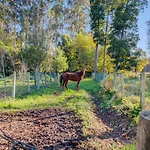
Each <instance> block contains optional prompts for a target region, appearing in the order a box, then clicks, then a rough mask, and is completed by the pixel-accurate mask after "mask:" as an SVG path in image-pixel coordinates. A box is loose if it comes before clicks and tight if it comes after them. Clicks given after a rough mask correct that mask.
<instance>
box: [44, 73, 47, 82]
mask: <svg viewBox="0 0 150 150" xmlns="http://www.w3.org/2000/svg"><path fill="white" fill-rule="evenodd" d="M44 82H45V84H47V74H46V72H44Z"/></svg>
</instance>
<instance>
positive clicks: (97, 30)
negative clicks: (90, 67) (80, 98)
mask: <svg viewBox="0 0 150 150" xmlns="http://www.w3.org/2000/svg"><path fill="white" fill-rule="evenodd" d="M90 17H91V29H92V30H93V39H94V42H95V43H96V48H95V57H94V74H95V73H96V72H97V57H98V45H99V44H100V45H101V44H102V43H103V42H104V32H103V27H104V24H105V13H104V6H103V5H102V4H100V0H90Z"/></svg>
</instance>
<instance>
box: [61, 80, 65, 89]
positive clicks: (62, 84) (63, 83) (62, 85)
mask: <svg viewBox="0 0 150 150" xmlns="http://www.w3.org/2000/svg"><path fill="white" fill-rule="evenodd" d="M64 85H65V80H63V83H62V88H63V89H64Z"/></svg>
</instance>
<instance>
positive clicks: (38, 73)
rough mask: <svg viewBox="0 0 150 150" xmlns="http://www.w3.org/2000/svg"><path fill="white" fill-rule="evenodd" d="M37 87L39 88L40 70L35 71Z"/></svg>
mask: <svg viewBox="0 0 150 150" xmlns="http://www.w3.org/2000/svg"><path fill="white" fill-rule="evenodd" d="M37 89H38V90H39V89H40V72H37Z"/></svg>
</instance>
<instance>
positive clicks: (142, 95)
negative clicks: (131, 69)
mask: <svg viewBox="0 0 150 150" xmlns="http://www.w3.org/2000/svg"><path fill="white" fill-rule="evenodd" d="M140 108H141V110H144V109H145V72H141V74H140Z"/></svg>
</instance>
